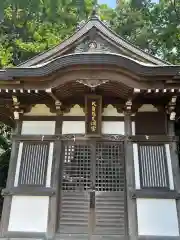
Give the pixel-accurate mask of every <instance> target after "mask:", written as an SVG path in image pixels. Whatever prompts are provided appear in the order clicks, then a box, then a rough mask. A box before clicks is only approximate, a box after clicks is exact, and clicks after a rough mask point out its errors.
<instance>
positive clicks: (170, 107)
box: [167, 96, 177, 121]
mask: <svg viewBox="0 0 180 240" xmlns="http://www.w3.org/2000/svg"><path fill="white" fill-rule="evenodd" d="M176 102H177V96H173V97H172V98H171V101H170V102H169V104H168V106H167V113H168V114H169V118H170V120H172V121H174V120H175V119H176Z"/></svg>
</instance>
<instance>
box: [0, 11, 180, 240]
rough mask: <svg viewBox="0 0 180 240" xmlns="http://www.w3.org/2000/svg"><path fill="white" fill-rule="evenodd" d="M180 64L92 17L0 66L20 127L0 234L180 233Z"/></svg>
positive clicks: (10, 120) (4, 98) (4, 112)
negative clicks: (41, 48)
mask: <svg viewBox="0 0 180 240" xmlns="http://www.w3.org/2000/svg"><path fill="white" fill-rule="evenodd" d="M179 95H180V66H176V65H171V64H170V63H168V62H165V61H162V60H161V59H158V58H156V57H154V56H152V55H149V54H148V53H146V52H144V51H142V50H141V49H139V48H138V47H136V46H134V45H133V44H131V43H129V42H127V41H125V40H124V39H123V38H121V37H119V36H117V35H116V34H115V33H114V32H113V31H112V30H111V29H109V27H108V26H107V25H106V23H104V22H103V21H101V20H100V19H99V18H98V17H97V16H92V17H91V18H90V19H89V20H88V21H87V22H86V23H83V24H82V25H81V26H80V27H79V28H78V29H77V31H76V32H75V33H74V34H73V35H72V36H71V37H70V38H68V39H67V40H65V41H64V42H62V43H60V44H59V45H58V46H56V47H54V48H53V49H51V50H49V51H47V52H45V53H42V54H40V55H38V56H36V57H34V58H32V59H30V60H28V61H27V62H24V63H22V64H21V65H19V66H17V67H14V68H7V69H2V70H0V117H1V118H0V119H1V121H3V122H5V123H7V124H10V125H11V126H13V127H14V129H15V130H14V134H13V138H12V141H13V143H12V153H11V160H10V166H9V174H8V180H7V186H6V189H4V190H3V191H2V194H3V196H4V206H3V212H2V218H1V229H0V233H1V235H0V236H1V238H2V239H14V240H16V239H34V240H35V239H57V240H58V239H59V240H60V239H61V240H66V239H67V240H72V239H77V240H80V239H82V240H86V239H89V240H100V239H101V240H105V239H106V240H110V239H113V240H128V239H129V240H137V239H141V240H159V239H163V240H173V239H176V240H177V239H180V235H179V229H180V224H179V223H180V195H179V193H180V173H179V163H178V156H177V142H178V137H176V136H175V131H174V121H175V120H176V119H177V117H178V116H179Z"/></svg>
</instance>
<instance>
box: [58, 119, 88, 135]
mask: <svg viewBox="0 0 180 240" xmlns="http://www.w3.org/2000/svg"><path fill="white" fill-rule="evenodd" d="M70 133H74V134H78V133H80V134H85V122H84V121H64V122H63V126H62V134H70Z"/></svg>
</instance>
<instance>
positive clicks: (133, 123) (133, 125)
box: [132, 122, 135, 135]
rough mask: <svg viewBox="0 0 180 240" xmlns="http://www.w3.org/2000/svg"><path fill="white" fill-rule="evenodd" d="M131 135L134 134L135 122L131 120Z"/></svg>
mask: <svg viewBox="0 0 180 240" xmlns="http://www.w3.org/2000/svg"><path fill="white" fill-rule="evenodd" d="M132 135H135V122H132Z"/></svg>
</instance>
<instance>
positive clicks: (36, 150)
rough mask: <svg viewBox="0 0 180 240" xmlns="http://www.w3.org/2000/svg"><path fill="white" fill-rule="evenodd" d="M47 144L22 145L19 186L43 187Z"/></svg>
mask: <svg viewBox="0 0 180 240" xmlns="http://www.w3.org/2000/svg"><path fill="white" fill-rule="evenodd" d="M48 145H49V143H24V145H23V153H22V159H21V167H20V175H19V185H38V186H44V184H45V181H46V179H45V178H46V168H47V161H48Z"/></svg>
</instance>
